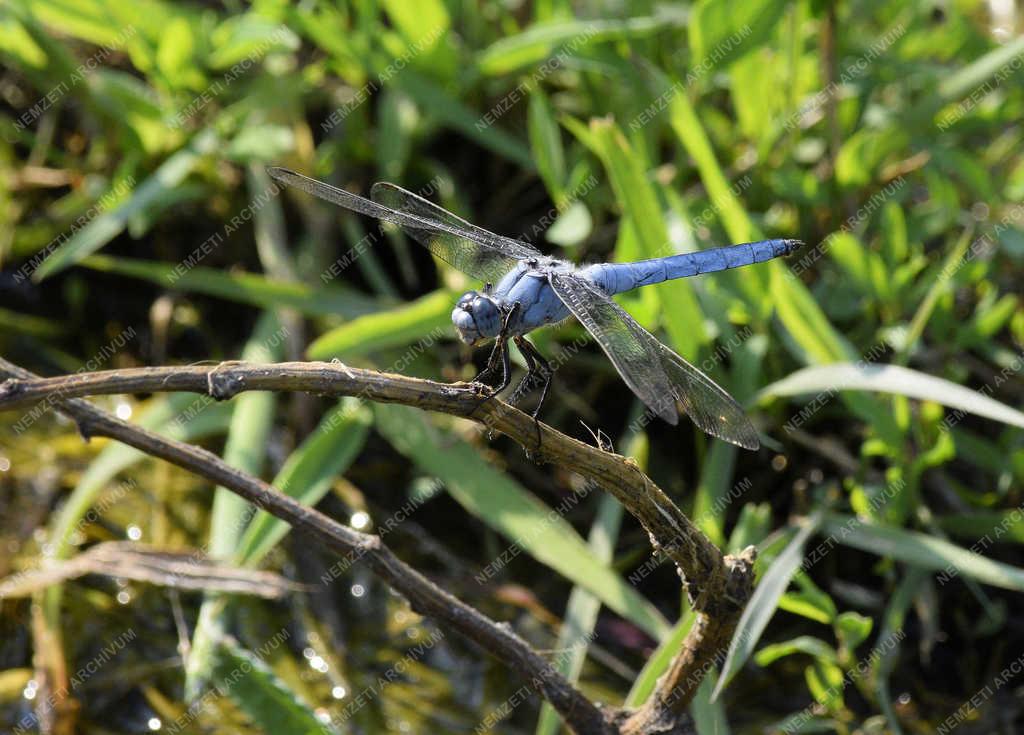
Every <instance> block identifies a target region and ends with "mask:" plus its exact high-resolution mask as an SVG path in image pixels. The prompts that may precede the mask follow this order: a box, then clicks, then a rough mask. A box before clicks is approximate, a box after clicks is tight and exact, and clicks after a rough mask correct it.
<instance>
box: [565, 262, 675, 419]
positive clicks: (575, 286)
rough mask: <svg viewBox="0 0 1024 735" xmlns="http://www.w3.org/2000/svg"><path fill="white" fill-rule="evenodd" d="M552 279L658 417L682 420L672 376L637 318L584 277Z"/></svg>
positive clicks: (629, 384) (570, 309)
mask: <svg viewBox="0 0 1024 735" xmlns="http://www.w3.org/2000/svg"><path fill="white" fill-rule="evenodd" d="M548 280H549V282H550V283H551V288H552V289H554V292H555V293H556V294H557V295H558V298H560V299H561V300H562V303H563V304H565V306H566V307H567V308H568V309H569V311H571V312H572V315H573V316H575V317H576V318H577V319H579V321H580V323H581V324H582V325H583V326H584V327H586V328H587V331H588V332H590V334H591V335H592V336H593V337H594V339H596V340H597V343H598V344H599V345H601V349H602V350H604V353H605V354H606V355H608V359H609V360H611V361H612V364H613V365H614V366H615V369H616V370H618V371H619V375H621V376H622V379H623V380H625V381H626V385H628V386H629V387H630V389H631V390H632V391H633V392H634V393H636V394H637V396H638V397H639V398H640V400H641V401H643V402H644V403H646V404H647V405H648V406H649V407H650V408H651V410H653V411H654V412H655V413H656V414H658V416H660V417H661V418H663V419H664V420H665V421H667V422H669V423H670V424H676V423H678V422H679V417H678V415H677V413H676V407H675V400H674V399H673V398H672V389H671V386H670V385H669V380H668V376H667V375H666V374H665V371H664V369H662V367H661V362H660V361H659V360H658V359H657V356H656V354H655V353H653V352H652V351H651V349H650V345H648V344H646V342H645V341H644V339H643V337H642V336H641V334H640V333H639V332H638V329H639V330H640V332H642V331H643V330H642V329H640V326H639V325H638V324H636V322H635V321H634V320H633V318H632V317H630V316H629V315H628V314H626V312H625V311H623V310H622V308H621V307H620V306H619V305H618V304H616V303H615V302H614V301H612V300H611V299H610V298H608V296H606V295H605V294H604V292H603V291H601V289H599V288H598V287H597V286H596V285H594V284H593V283H591V282H590V281H588V280H586V279H584V278H580V277H578V276H576V275H574V274H571V273H550V274H549V275H548ZM633 325H636V327H637V328H636V329H634V328H633Z"/></svg>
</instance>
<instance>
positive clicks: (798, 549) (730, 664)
mask: <svg viewBox="0 0 1024 735" xmlns="http://www.w3.org/2000/svg"><path fill="white" fill-rule="evenodd" d="M820 523H821V515H820V514H815V515H814V516H812V517H810V518H808V519H806V521H805V522H804V524H803V525H802V527H801V528H800V530H799V531H797V532H796V534H794V536H793V538H792V540H790V542H789V543H788V544H787V545H786V548H784V549H783V550H782V552H781V553H780V554H779V555H778V556H777V557H775V560H774V561H773V562H772V564H771V566H770V567H769V568H768V571H767V572H765V573H764V576H763V577H761V581H760V582H758V585H757V588H756V589H755V590H754V594H753V595H751V597H750V600H749V602H747V606H746V608H744V610H743V615H741V616H740V622H739V623H738V624H737V625H736V632H735V633H734V634H733V637H732V641H731V642H730V643H729V652H728V654H726V657H725V663H724V664H723V665H722V673H721V675H720V676H719V677H718V683H717V684H715V690H714V692H713V693H712V695H711V698H712V701H713V700H715V699H717V698H718V695H719V694H721V693H722V690H723V689H724V688H725V686H726V685H727V684H728V683H729V681H730V680H731V679H732V678H733V677H734V676H735V675H736V673H737V672H738V671H739V670H740V669H741V668H742V667H743V664H745V663H746V661H747V659H748V658H749V657H750V654H751V653H752V652H753V650H754V646H756V645H757V642H758V640H760V638H761V634H762V633H764V629H765V628H766V627H768V621H769V620H771V619H772V616H774V615H775V609H776V608H777V607H778V603H779V598H780V597H782V594H783V593H784V592H785V591H786V587H788V586H789V582H790V580H791V579H792V578H793V575H794V574H796V572H797V570H798V569H799V568H800V564H801V562H802V561H803V557H804V545H805V544H806V543H807V539H808V538H810V536H811V534H813V533H814V532H815V531H817V530H818V526H819V525H820Z"/></svg>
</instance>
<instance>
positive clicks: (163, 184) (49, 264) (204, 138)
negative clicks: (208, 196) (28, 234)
mask: <svg viewBox="0 0 1024 735" xmlns="http://www.w3.org/2000/svg"><path fill="white" fill-rule="evenodd" d="M219 144H220V141H219V139H218V138H217V135H216V134H215V133H214V132H213V131H212V130H204V131H202V132H201V133H199V134H198V135H196V137H195V138H193V140H192V142H191V143H190V144H189V145H188V146H187V147H185V148H183V149H181V150H180V151H178V152H177V153H175V154H173V155H172V156H171V157H170V158H168V159H167V160H166V161H164V162H163V163H162V164H160V166H159V167H158V168H157V170H156V171H154V172H153V175H152V176H150V177H149V178H148V179H146V180H145V181H144V182H142V184H140V185H139V186H138V187H137V188H136V189H135V191H133V192H132V195H131V196H130V197H129V198H128V199H127V200H126V201H124V202H122V203H121V204H120V205H119V206H117V207H115V208H114V209H112V210H110V211H107V212H103V213H101V214H99V215H98V216H97V217H96V218H95V219H94V220H92V221H91V222H89V223H88V224H87V225H85V226H84V227H82V228H81V229H80V230H78V231H77V232H76V233H75V234H74V235H72V236H71V238H70V239H69V240H67V241H66V242H64V243H63V244H62V245H61V246H60V247H59V248H57V249H56V250H54V251H53V253H51V254H50V256H49V257H48V258H47V259H46V260H44V261H43V262H42V263H41V264H40V266H39V267H38V268H37V269H36V271H35V273H33V274H32V278H33V279H34V280H35V281H37V282H38V281H41V280H43V279H44V278H47V277H48V276H52V275H54V274H55V273H58V272H60V271H62V270H64V269H65V268H67V267H68V266H71V265H74V264H75V263H78V262H80V261H81V260H82V259H83V258H85V257H86V256H87V255H91V254H92V253H94V252H96V251H97V250H99V249H100V248H102V247H103V246H104V245H106V244H107V243H108V242H110V241H111V240H113V239H114V238H115V237H117V236H118V235H120V234H121V232H123V231H124V228H125V226H126V225H127V224H128V220H130V219H131V218H132V217H133V216H134V215H135V214H137V213H138V212H141V211H142V210H143V209H145V208H146V207H148V206H150V205H151V204H153V203H154V202H156V201H157V200H159V199H160V198H161V197H163V196H166V195H167V192H168V190H170V189H173V188H175V187H176V186H178V185H179V184H180V183H181V182H182V181H184V179H185V177H186V176H188V175H189V174H190V173H191V172H192V170H193V169H194V168H195V167H196V166H197V165H198V164H199V162H200V161H201V160H202V158H203V156H205V155H208V154H210V153H212V152H213V151H214V150H216V148H217V146H218V145H219Z"/></svg>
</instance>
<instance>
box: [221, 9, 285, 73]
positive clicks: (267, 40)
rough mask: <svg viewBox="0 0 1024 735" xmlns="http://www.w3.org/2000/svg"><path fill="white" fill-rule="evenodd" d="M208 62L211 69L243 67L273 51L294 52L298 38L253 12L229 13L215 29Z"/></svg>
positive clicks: (283, 27) (277, 24)
mask: <svg viewBox="0 0 1024 735" xmlns="http://www.w3.org/2000/svg"><path fill="white" fill-rule="evenodd" d="M211 45H212V52H211V53H210V55H209V57H208V59H207V63H208V64H209V66H210V67H212V68H214V69H228V68H229V67H233V66H234V67H236V73H237V69H240V68H246V67H247V66H248V65H250V64H252V63H253V62H257V61H259V60H260V59H262V58H263V57H264V56H266V55H267V54H270V53H273V52H275V51H294V50H296V49H298V48H299V45H300V41H299V37H298V36H296V35H295V33H294V32H293V31H292V30H291V29H290V28H288V26H286V25H283V24H281V23H275V22H274V21H272V20H271V19H270V18H266V17H263V16H261V15H259V14H257V13H255V12H248V13H244V14H242V15H232V16H228V17H227V18H226V19H225V20H224V21H223V22H222V23H221V24H220V25H219V26H217V28H216V29H215V30H214V32H213V35H212V37H211Z"/></svg>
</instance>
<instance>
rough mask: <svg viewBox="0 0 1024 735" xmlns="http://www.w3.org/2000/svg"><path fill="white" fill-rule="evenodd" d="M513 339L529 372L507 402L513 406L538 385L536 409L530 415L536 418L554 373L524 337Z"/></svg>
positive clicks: (549, 364)
mask: <svg viewBox="0 0 1024 735" xmlns="http://www.w3.org/2000/svg"><path fill="white" fill-rule="evenodd" d="M513 339H514V340H515V343H516V346H517V347H518V348H519V351H520V352H521V353H522V355H523V358H524V359H525V360H526V366H527V368H529V370H528V372H527V373H526V377H525V378H523V379H522V380H521V381H519V385H517V386H516V389H515V390H514V391H512V397H511V398H509V401H508V402H509V403H511V404H512V405H515V404H516V402H517V401H519V399H520V398H522V397H523V395H525V394H526V393H527V392H528V391H531V390H533V389H534V388H536V387H537V386H538V385H540V386H541V393H540V401H538V402H537V407H536V408H534V409H533V413H532V414H531V415H532V416H533V418H537V414H539V413H540V409H541V406H543V405H544V399H545V398H547V396H548V388H550V387H551V378H552V376H553V375H554V373H555V371H554V370H552V369H551V363H549V362H548V361H547V360H546V359H545V358H544V355H542V354H540V351H539V350H538V349H537V348H536V347H534V345H533V343H531V342H530V341H529V340H528V339H526V337H522V336H518V337H513Z"/></svg>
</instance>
